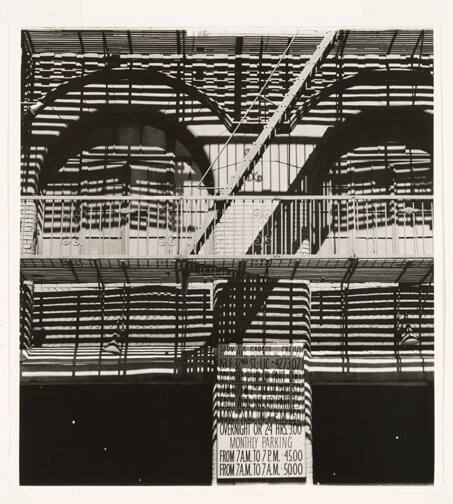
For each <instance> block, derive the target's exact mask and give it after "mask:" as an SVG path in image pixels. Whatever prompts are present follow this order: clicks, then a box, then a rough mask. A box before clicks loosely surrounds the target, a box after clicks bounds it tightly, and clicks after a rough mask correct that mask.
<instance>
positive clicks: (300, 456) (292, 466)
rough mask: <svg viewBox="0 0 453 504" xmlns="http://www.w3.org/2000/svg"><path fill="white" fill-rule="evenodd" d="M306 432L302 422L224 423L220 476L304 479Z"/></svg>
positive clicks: (220, 434)
mask: <svg viewBox="0 0 453 504" xmlns="http://www.w3.org/2000/svg"><path fill="white" fill-rule="evenodd" d="M305 474H306V473H305V434H304V429H303V427H302V426H301V425H295V424H276V423H268V424H258V423H243V424H241V423H220V424H218V426H217V478H218V479H243V478H249V479H253V478H259V479H263V478H264V479H266V478H285V479H287V478H304V477H305Z"/></svg>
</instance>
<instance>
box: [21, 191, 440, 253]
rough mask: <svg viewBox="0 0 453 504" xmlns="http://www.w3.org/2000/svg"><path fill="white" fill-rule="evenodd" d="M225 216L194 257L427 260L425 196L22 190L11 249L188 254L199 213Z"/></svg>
mask: <svg viewBox="0 0 453 504" xmlns="http://www.w3.org/2000/svg"><path fill="white" fill-rule="evenodd" d="M225 206H229V210H228V212H229V215H228V216H226V215H224V216H223V217H221V218H220V219H219V220H217V222H216V226H215V228H214V230H213V231H212V232H211V233H210V234H209V236H205V239H204V244H203V247H201V248H200V249H199V250H198V254H197V255H198V256H204V257H206V256H217V257H238V256H243V255H249V256H252V257H253V256H257V257H275V256H279V257H280V256H291V257H301V256H317V257H356V256H358V257H360V256H363V257H369V256H371V257H431V256H432V255H433V198H432V196H425V195H416V196H415V195H393V196H387V195H382V196H380V195H363V196H359V195H357V196H286V195H285V196H207V197H203V198H199V197H180V196H141V197H140V196H129V197H110V196H97V197H96V196H91V197H90V196H24V197H22V199H21V252H22V254H23V255H35V256H41V257H84V256H85V257H104V256H111V257H112V256H113V257H118V256H120V257H125V256H127V257H163V258H166V257H167V258H168V257H169V256H178V257H196V256H194V255H193V254H187V252H186V251H187V247H188V244H190V243H192V242H193V236H194V235H199V233H200V231H203V230H204V231H205V227H204V224H205V222H206V218H209V215H208V214H209V212H211V213H216V214H219V213H220V214H221V213H222V208H225Z"/></svg>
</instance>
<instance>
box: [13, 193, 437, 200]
mask: <svg viewBox="0 0 453 504" xmlns="http://www.w3.org/2000/svg"><path fill="white" fill-rule="evenodd" d="M20 199H21V201H27V200H28V201H181V200H189V201H193V200H205V201H225V200H239V201H242V200H263V201H308V200H326V201H330V200H344V201H357V200H362V201H376V200H384V201H405V200H434V195H433V194H393V195H389V194H356V195H338V194H335V195H312V194H307V195H305V194H303V195H300V194H295V195H288V194H282V195H260V194H244V195H231V196H230V195H207V196H192V195H189V196H179V195H135V196H96V195H93V196H70V195H65V196H55V195H54V196H43V195H29V196H28V195H22V196H21V197H20Z"/></svg>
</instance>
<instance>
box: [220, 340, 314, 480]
mask: <svg viewBox="0 0 453 504" xmlns="http://www.w3.org/2000/svg"><path fill="white" fill-rule="evenodd" d="M303 350H304V349H303V345H301V344H296V345H291V344H266V345H260V344H243V345H235V344H224V345H219V348H218V361H217V388H216V412H217V413H216V414H217V452H216V465H217V479H219V480H223V479H268V478H269V479H270V478H281V479H289V478H305V476H306V471H305V432H304V428H303V419H304V380H303V373H304V362H303Z"/></svg>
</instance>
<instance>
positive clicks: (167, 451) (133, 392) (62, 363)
mask: <svg viewBox="0 0 453 504" xmlns="http://www.w3.org/2000/svg"><path fill="white" fill-rule="evenodd" d="M433 36H434V35H433V29H432V28H431V27H429V26H427V27H425V28H423V27H422V28H417V29H408V28H401V29H357V28H351V29H348V28H347V27H338V28H335V27H334V28H332V29H324V28H320V29H316V28H313V29H307V28H304V27H301V28H300V29H299V30H297V29H296V30H290V29H287V30H283V29H272V27H269V29H268V30H267V31H266V30H262V29H261V30H256V31H254V30H244V29H242V28H238V30H236V31H235V30H234V29H229V30H228V31H226V30H220V29H195V30H194V29H181V28H178V29H170V28H165V29H135V28H134V29H132V28H131V29H128V28H127V27H125V28H124V29H123V28H115V29H111V28H96V29H87V28H81V29H73V28H67V29H61V28H59V27H55V28H48V27H47V28H38V27H31V28H23V29H22V30H21V74H20V80H21V82H20V86H21V92H20V109H21V118H20V129H21V131H20V142H21V171H20V342H19V338H18V345H19V344H20V400H19V419H20V420H19V480H20V485H23V486H28V485H32V486H63V485H71V486H77V485H81V486H90V485H95V486H110V485H114V486H154V485H196V486H200V485H204V486H210V485H216V486H220V485H224V486H225V487H227V486H228V485H229V486H231V485H236V486H237V485H244V484H247V483H265V484H268V485H274V484H278V483H292V484H297V485H301V486H304V485H306V486H310V485H321V486H322V485H389V484H393V485H432V484H433V483H434V457H435V449H434V447H435V443H434V437H435V428H434V424H435V422H434V419H435V413H434V411H435V409H434V363H435V359H434V351H435V345H436V338H435V331H434V313H435V306H434V295H433V292H434V282H435V280H434V278H435V276H434V236H435V233H434V232H435V230H436V225H435V222H434V219H435V216H434V190H433V180H434V177H435V174H434V173H433V150H434V149H433V145H434V136H433V97H434V50H433ZM18 106H19V104H18Z"/></svg>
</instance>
